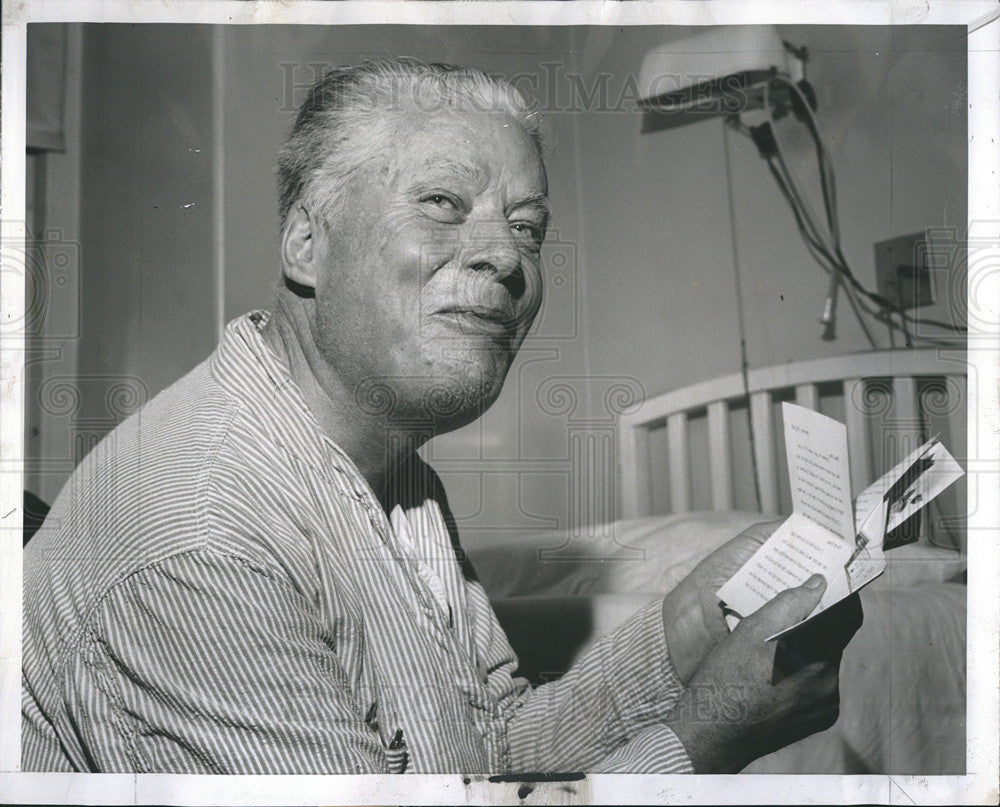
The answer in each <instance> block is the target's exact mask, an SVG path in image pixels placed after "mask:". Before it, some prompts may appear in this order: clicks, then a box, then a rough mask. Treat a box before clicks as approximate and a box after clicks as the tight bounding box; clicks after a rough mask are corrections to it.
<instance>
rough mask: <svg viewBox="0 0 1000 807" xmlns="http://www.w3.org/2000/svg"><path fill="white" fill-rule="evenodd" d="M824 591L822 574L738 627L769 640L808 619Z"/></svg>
mask: <svg viewBox="0 0 1000 807" xmlns="http://www.w3.org/2000/svg"><path fill="white" fill-rule="evenodd" d="M824 591H826V578H825V577H823V575H821V574H814V575H813V576H812V577H810V578H809V579H808V580H806V582H805V583H803V584H802V585H801V586H798V587H797V588H790V589H786V590H785V591H782V592H781V593H780V594H779V595H778V596H776V597H775V598H774V599H773V600H771V601H770V602H768V603H766V604H765V605H764V606H762V607H761V608H760V609H759V610H757V611H755V612H754V613H753V614H751V615H750V616H749V617H747V618H746V619H744V620H743V621H742V622H741V623H740V624H741V625H743V624H746V626H747V627H746V628H745V630H752V631H753V632H754V633H756V634H761V635H763V636H771V635H772V634H775V633H777V632H778V631H782V630H784V629H785V628H790V627H791V626H792V625H795V624H796V623H798V622H801V621H802V620H803V619H805V618H806V617H807V616H809V614H811V613H812V611H813V609H814V608H815V607H816V606H817V605H819V601H820V600H821V599H822V598H823V592H824Z"/></svg>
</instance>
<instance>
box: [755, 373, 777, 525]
mask: <svg viewBox="0 0 1000 807" xmlns="http://www.w3.org/2000/svg"><path fill="white" fill-rule="evenodd" d="M750 429H751V434H752V435H753V439H754V461H755V463H756V469H757V490H758V492H759V494H760V509H761V512H764V513H777V512H778V465H777V463H776V462H775V456H774V454H775V452H774V423H773V418H772V417H771V393H770V392H755V393H753V394H752V395H751V396H750Z"/></svg>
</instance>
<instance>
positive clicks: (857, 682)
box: [468, 350, 967, 774]
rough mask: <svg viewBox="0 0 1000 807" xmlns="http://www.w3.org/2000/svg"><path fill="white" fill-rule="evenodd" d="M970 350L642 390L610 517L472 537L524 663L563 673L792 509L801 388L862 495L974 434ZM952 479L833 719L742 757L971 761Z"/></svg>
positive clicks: (896, 767)
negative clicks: (836, 432)
mask: <svg viewBox="0 0 1000 807" xmlns="http://www.w3.org/2000/svg"><path fill="white" fill-rule="evenodd" d="M964 358H965V357H964V354H963V353H961V352H958V351H956V352H954V353H947V352H944V351H940V350H906V351H883V352H872V353H865V354H857V355H852V356H842V357H836V358H830V359H820V360H815V361H808V362H800V363H793V364H787V365H781V366H777V367H770V368H762V369H757V370H751V371H749V372H748V373H747V374H746V375H745V376H744V375H743V374H742V373H737V374H733V375H729V376H725V377H722V378H717V379H712V380H709V381H706V382H703V383H699V384H696V385H693V386H690V387H686V388H684V389H680V390H675V391H672V392H669V393H667V394H664V395H661V396H657V397H653V398H649V399H647V400H644V401H642V402H640V403H639V404H638V405H637V406H634V407H632V408H631V409H630V410H629V411H626V412H623V413H622V414H621V415H620V416H619V418H618V422H617V441H618V461H619V471H620V473H619V479H618V485H617V486H616V487H617V490H616V492H617V495H618V502H617V506H618V510H617V513H618V514H619V515H620V516H621V517H620V518H619V519H618V520H615V521H611V522H609V523H604V524H595V525H588V526H586V527H581V528H577V529H575V530H573V531H572V533H571V532H570V531H566V530H562V531H560V530H555V531H549V532H544V533H538V534H533V535H528V536H525V535H523V534H517V535H510V536H507V537H503V536H501V537H493V538H491V539H490V540H488V541H486V542H481V543H480V544H479V545H477V546H476V547H475V548H474V549H471V550H470V551H469V553H468V554H469V559H470V560H471V561H472V564H473V566H474V567H475V568H476V570H477V573H478V574H479V577H480V579H481V581H482V582H483V585H484V586H485V587H486V589H487V591H488V592H489V594H490V596H491V599H492V600H493V602H494V605H495V608H496V610H497V613H498V616H499V617H500V619H501V622H502V623H503V624H504V627H505V629H506V630H507V632H508V635H509V636H510V638H511V642H512V644H513V645H514V647H515V649H516V650H517V651H518V654H519V659H520V662H521V667H520V669H521V674H523V675H525V676H526V677H528V678H530V679H531V680H533V681H535V682H543V681H546V680H551V679H553V678H556V677H558V676H559V675H560V674H561V673H563V672H565V671H566V670H567V669H568V668H569V666H570V665H571V664H572V662H573V660H574V659H575V658H576V657H577V656H578V655H579V653H580V652H581V651H582V650H583V649H584V648H586V647H587V646H588V645H589V644H590V643H591V642H593V641H594V640H595V639H596V638H597V637H598V636H600V635H602V634H603V633H605V632H607V631H609V630H611V629H613V628H614V627H616V626H617V625H619V624H621V623H622V622H623V621H624V620H626V619H627V618H628V617H629V616H630V615H631V614H633V613H635V612H636V611H637V610H640V609H641V608H643V607H645V606H646V605H647V604H649V603H651V602H653V601H655V600H656V599H659V598H661V597H662V596H663V595H664V594H665V593H667V592H668V591H669V590H670V589H671V588H672V587H673V586H674V585H676V583H677V582H678V581H679V580H681V579H682V578H683V577H684V575H685V574H687V572H688V571H690V570H691V569H692V568H693V567H694V566H695V564H697V562H698V561H699V560H700V559H701V558H702V557H704V556H705V555H706V554H708V553H710V552H711V551H712V550H713V549H715V548H716V547H718V546H720V545H721V544H722V543H724V542H725V541H727V540H728V539H729V538H731V537H732V536H734V535H736V534H737V533H738V532H740V531H741V530H743V529H744V528H746V527H748V526H750V525H751V524H753V523H755V522H758V521H761V520H765V519H768V518H773V517H775V516H776V515H780V514H787V513H788V512H789V511H790V496H789V492H788V481H787V472H786V471H785V462H784V458H783V452H784V447H783V440H782V435H781V432H782V428H781V420H780V404H781V402H782V401H794V402H796V403H798V404H800V405H803V406H807V407H809V408H811V409H816V410H819V411H823V412H824V413H826V414H829V415H830V416H832V417H835V418H837V419H838V420H841V421H842V422H844V423H845V425H846V426H847V431H848V439H849V445H850V449H851V455H850V457H851V478H852V489H853V492H854V493H855V495H856V494H857V493H858V492H860V490H862V489H863V488H864V487H865V486H867V485H868V484H869V483H870V482H871V481H873V480H874V479H875V478H877V476H878V475H880V474H881V473H882V472H883V471H884V470H887V469H888V468H890V467H892V465H893V464H894V463H895V462H896V461H898V460H899V459H900V458H902V457H903V456H905V455H906V454H907V453H909V451H910V450H912V448H914V447H916V445H918V444H919V442H921V441H922V440H923V439H926V438H927V437H930V436H932V435H934V434H940V435H941V439H942V440H943V442H944V443H945V444H946V445H947V446H948V448H949V450H950V451H951V453H952V454H953V455H954V456H955V457H957V458H959V461H960V462H962V459H963V458H964V457H966V456H967V450H966V367H967V365H966V363H965V360H964ZM964 502H965V487H964V481H960V482H959V483H957V484H956V485H955V486H953V488H952V489H950V490H949V491H947V492H946V493H945V494H942V496H940V497H939V500H937V501H935V502H932V504H931V506H930V507H928V508H927V509H926V510H925V511H924V512H925V514H926V515H925V516H924V517H923V518H922V519H921V522H920V524H919V528H918V529H917V530H915V533H914V534H915V535H916V536H917V540H916V541H915V542H913V543H911V544H909V545H907V546H903V547H899V548H898V549H895V550H892V551H891V552H890V553H888V559H889V565H888V568H887V570H886V572H885V574H884V575H883V576H882V577H881V578H879V579H878V580H876V581H875V582H874V583H873V584H871V585H870V586H868V587H867V588H866V589H864V591H863V592H862V594H861V599H862V604H863V607H864V611H865V621H864V625H863V626H862V628H861V629H860V631H859V632H858V634H857V635H856V636H855V638H854V640H853V641H852V642H851V644H850V645H849V646H848V648H847V650H846V652H845V655H844V659H843V663H842V668H841V714H840V718H839V720H838V721H837V723H836V725H834V726H833V727H832V728H831V729H829V730H827V731H824V732H821V733H819V734H816V735H813V736H812V737H808V738H806V739H804V740H802V741H800V742H798V743H795V744H793V745H791V746H789V747H787V748H785V749H782V750H781V751H778V752H776V753H774V754H771V755H769V756H767V757H764V758H762V759H760V760H758V761H756V762H755V763H753V764H752V765H751V766H750V767H749V768H747V770H746V772H748V773H857V774H864V773H878V774H883V773H893V774H909V773H915V774H955V773H964V771H965V715H966V697H965V680H966V642H965V639H966V585H965V568H966V556H967V546H966V536H965V530H964V519H963V515H964V513H965V504H964Z"/></svg>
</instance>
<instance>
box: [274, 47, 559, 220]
mask: <svg viewBox="0 0 1000 807" xmlns="http://www.w3.org/2000/svg"><path fill="white" fill-rule="evenodd" d="M439 109H449V110H452V109H459V110H460V109H471V110H473V111H478V112H502V113H505V114H507V115H510V116H511V117H512V118H514V119H515V120H516V121H518V122H519V123H520V124H521V125H522V126H523V127H524V129H525V130H526V131H527V132H528V134H529V135H530V136H531V138H532V139H533V140H534V142H535V144H536V145H537V146H538V147H539V149H541V134H540V132H539V126H538V116H537V113H535V112H534V111H533V110H532V109H531V107H530V105H529V103H528V101H527V100H526V99H525V97H524V96H523V95H522V94H521V92H520V91H519V90H518V89H517V88H515V87H514V86H513V85H511V84H509V83H508V82H506V81H504V80H503V79H501V78H498V77H496V76H491V75H489V74H487V73H484V72H482V71H481V70H476V69H475V68H471V67H458V66H454V65H448V64H436V63H431V64H428V63H425V62H421V61H419V60H416V59H410V58H397V59H382V60H375V61H368V62H363V63H362V64H358V65H352V66H349V67H340V68H337V69H335V70H331V71H329V72H328V73H326V75H324V76H323V78H322V79H321V80H320V81H319V82H317V84H316V85H315V86H314V87H313V88H312V89H311V90H310V91H309V94H308V95H307V96H306V99H305V101H303V103H302V106H301V108H300V109H299V114H298V117H297V118H296V120H295V125H294V126H293V127H292V131H291V134H290V135H289V137H288V140H287V141H285V144H284V145H283V146H282V147H281V150H280V151H279V152H278V184H279V215H280V220H281V226H282V227H284V224H285V220H286V219H287V217H288V212H289V210H290V209H291V207H292V205H293V204H295V202H296V201H298V200H299V199H303V200H304V201H306V202H307V203H308V205H307V206H309V207H310V209H311V210H315V211H318V212H319V215H320V216H321V218H322V220H323V222H324V223H325V224H329V222H330V221H331V220H332V219H333V217H334V216H335V215H336V213H337V210H338V208H339V206H340V204H341V202H342V197H343V194H342V193H341V191H342V190H343V189H344V188H345V187H346V185H347V182H348V180H349V178H350V177H351V175H352V174H354V173H355V172H357V171H359V170H360V169H361V168H362V167H363V166H366V165H368V166H369V167H370V166H371V161H372V158H373V157H376V156H379V154H380V153H382V152H385V151H386V148H385V143H384V141H383V139H382V137H381V136H380V135H381V134H382V133H383V132H384V131H385V129H386V128H387V127H388V126H389V125H390V120H391V116H390V115H388V114H386V113H389V112H394V111H395V112H399V111H411V112H412V111H422V112H431V111H435V110H439Z"/></svg>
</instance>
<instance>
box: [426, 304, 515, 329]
mask: <svg viewBox="0 0 1000 807" xmlns="http://www.w3.org/2000/svg"><path fill="white" fill-rule="evenodd" d="M434 313H435V316H439V317H441V318H442V319H444V320H446V321H448V322H450V323H452V324H453V325H455V326H456V327H458V328H460V329H462V330H468V331H475V332H479V333H507V334H511V335H513V334H514V332H515V331H516V330H517V314H516V313H515V312H514V311H513V309H511V308H489V307H485V306H448V307H447V308H442V309H441V310H439V311H435V312H434Z"/></svg>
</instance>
